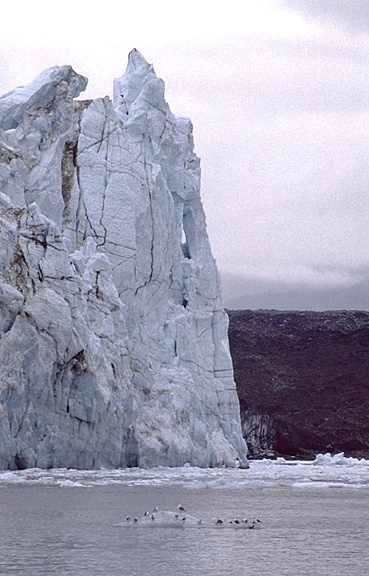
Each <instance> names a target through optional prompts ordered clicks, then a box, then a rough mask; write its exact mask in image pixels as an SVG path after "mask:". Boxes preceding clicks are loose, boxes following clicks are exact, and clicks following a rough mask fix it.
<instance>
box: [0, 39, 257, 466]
mask: <svg viewBox="0 0 369 576" xmlns="http://www.w3.org/2000/svg"><path fill="white" fill-rule="evenodd" d="M86 84H87V80H86V78H84V77H83V76H80V75H78V74H76V73H75V72H74V71H73V69H72V68H71V67H70V66H62V67H53V68H50V69H48V70H46V71H45V72H43V73H42V74H41V75H40V76H38V77H37V78H36V79H35V80H34V81H33V82H32V83H31V84H30V85H29V86H27V87H20V88H16V89H15V90H13V91H12V92H10V93H8V94H6V95H5V96H3V97H2V98H1V99H0V126H1V129H0V236H1V237H0V402H1V404H0V409H1V428H0V447H1V452H0V468H3V469H7V468H10V469H17V468H18V469H19V468H28V467H39V468H50V467H66V468H79V469H81V468H99V467H107V468H113V467H132V466H141V467H152V466H158V465H163V466H181V465H184V464H185V463H187V462H188V463H190V464H192V465H194V466H200V467H211V466H220V465H226V466H235V465H238V464H240V465H241V466H247V460H246V446H245V443H244V441H243V438H242V433H241V427H240V418H239V404H238V398H237V394H236V388H235V383H234V380H233V371H232V363H231V358H230V353H229V348H228V338H227V323H228V319H227V316H226V314H225V313H224V310H223V308H222V301H221V292H220V285H219V276H218V272H217V268H216V265H215V262H214V259H213V257H212V254H211V249H210V245H209V240H208V236H207V232H206V224H205V215H204V211H203V207H202V204H201V199H200V162H199V159H198V157H197V156H196V155H195V153H194V151H193V136H192V125H191V122H190V121H189V120H188V119H187V118H176V117H175V116H174V115H173V114H172V113H171V111H170V110H169V107H168V105H167V103H166V101H165V99H164V83H163V81H162V80H160V79H159V78H157V76H156V74H155V72H154V69H153V67H152V65H150V64H148V63H147V62H146V60H145V59H144V58H143V57H142V56H141V54H140V53H139V52H138V51H137V50H133V51H132V52H131V53H130V55H129V60H128V67H127V70H126V72H125V74H124V75H123V76H122V77H121V78H119V79H118V80H116V81H115V84H114V99H113V102H112V101H111V100H110V99H109V98H108V97H105V98H99V99H97V100H94V101H83V100H74V98H76V97H77V96H78V95H79V94H80V92H81V91H83V90H84V89H85V87H86Z"/></svg>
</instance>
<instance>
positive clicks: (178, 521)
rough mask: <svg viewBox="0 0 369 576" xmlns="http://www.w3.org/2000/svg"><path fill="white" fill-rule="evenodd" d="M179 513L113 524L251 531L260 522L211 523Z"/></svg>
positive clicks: (218, 520)
mask: <svg viewBox="0 0 369 576" xmlns="http://www.w3.org/2000/svg"><path fill="white" fill-rule="evenodd" d="M178 508H179V512H173V511H171V510H158V509H155V510H154V511H153V512H145V513H144V515H143V516H142V517H140V518H138V517H137V516H134V517H131V516H127V517H126V520H125V521H124V522H120V523H119V524H115V526H116V527H119V528H122V527H123V528H127V527H128V528H130V527H143V528H234V529H236V530H238V529H246V530H250V529H251V530H253V529H255V528H258V527H259V526H260V524H261V520H259V519H258V518H254V519H253V520H247V518H242V519H238V518H234V519H231V520H227V519H222V518H217V517H214V518H213V520H212V521H203V520H201V519H200V518H197V517H196V516H192V515H190V514H187V513H184V512H185V511H184V508H183V507H182V506H179V507H178Z"/></svg>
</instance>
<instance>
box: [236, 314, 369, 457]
mask: <svg viewBox="0 0 369 576" xmlns="http://www.w3.org/2000/svg"><path fill="white" fill-rule="evenodd" d="M227 312H228V314H229V320H230V322H229V342H230V348H231V355H232V358H233V366H234V376H235V381H236V385H237V390H238V395H239V399H240V408H241V421H242V428H243V434H244V438H245V440H246V442H247V445H248V449H249V458H251V459H252V458H262V457H267V458H273V457H277V456H285V457H288V458H299V459H306V458H307V459H310V458H314V456H315V455H316V454H317V453H325V452H331V453H332V454H333V453H337V452H344V453H345V455H346V456H355V457H359V458H360V457H364V458H369V419H368V413H369V312H364V311H345V310H343V311H327V312H310V311H307V312H305V311H304V312H301V311H277V310H257V311H253V310H228V311H227Z"/></svg>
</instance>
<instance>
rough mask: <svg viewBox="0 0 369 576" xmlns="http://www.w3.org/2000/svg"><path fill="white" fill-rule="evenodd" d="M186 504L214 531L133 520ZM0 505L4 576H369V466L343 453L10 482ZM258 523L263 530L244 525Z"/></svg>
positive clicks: (6, 478)
mask: <svg viewBox="0 0 369 576" xmlns="http://www.w3.org/2000/svg"><path fill="white" fill-rule="evenodd" d="M179 503H181V504H183V505H184V506H185V508H186V511H188V513H189V514H192V515H195V516H197V517H198V518H201V520H202V521H203V524H201V525H200V526H199V527H198V528H196V527H188V528H186V527H185V526H183V527H181V528H173V527H165V526H157V527H152V528H151V527H150V528H147V527H145V526H139V525H137V526H135V525H133V524H132V523H127V522H126V521H125V518H126V516H130V517H134V516H137V517H138V518H140V517H141V516H142V515H143V514H144V512H145V511H150V512H151V511H152V510H153V509H154V508H156V507H158V508H159V509H161V510H172V511H176V510H177V506H178V504H179ZM0 507H1V508H0V509H1V516H0V574H4V575H5V574H6V575H19V576H26V575H27V576H37V575H48V576H52V575H54V574H55V575H73V576H87V575H88V576H100V575H101V576H118V575H122V576H132V575H133V576H138V575H140V576H146V575H147V576H169V575H170V576H172V575H173V576H178V575H179V576H184V575H186V576H187V575H188V576H200V575H210V574H211V575H215V576H218V575H223V574H227V575H230V576H233V575H234V576H241V575H252V576H258V575H264V576H265V575H266V576H282V575H283V576H284V575H285V576H346V575H350V576H364V575H366V574H368V573H369V461H366V460H356V459H354V458H344V457H343V455H337V456H333V457H332V456H330V455H325V456H318V457H317V458H316V460H315V461H313V462H288V461H286V460H284V459H278V460H276V461H269V460H263V461H255V462H251V463H250V468H249V469H248V470H238V469H234V470H231V469H206V470H204V469H198V468H193V467H190V466H185V467H183V468H178V469H168V468H156V469H150V470H139V469H125V470H98V471H93V472H92V471H76V470H64V469H59V470H46V471H45V470H44V471H43V470H39V469H32V470H24V471H19V472H2V473H1V472H0ZM186 513H187V512H186ZM186 513H184V514H186ZM214 517H215V518H220V519H222V520H223V524H222V525H215V524H213V523H212V519H213V518H214ZM254 517H257V518H258V519H260V520H261V522H260V523H258V529H255V530H245V529H237V528H236V526H237V525H236V524H234V519H236V518H237V519H243V518H248V519H252V518H254ZM231 520H232V524H230V521H231Z"/></svg>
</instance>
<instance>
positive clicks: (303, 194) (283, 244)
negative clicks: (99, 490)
mask: <svg viewBox="0 0 369 576" xmlns="http://www.w3.org/2000/svg"><path fill="white" fill-rule="evenodd" d="M1 12H2V16H1V23H0V49H1V61H0V66H1V70H0V71H1V74H0V92H1V93H4V92H6V91H8V90H10V89H11V88H13V87H15V86H17V85H20V84H26V83H28V82H30V81H31V80H32V79H33V78H34V77H35V76H36V75H37V74H38V73H40V72H41V71H42V70H44V69H45V68H47V67H49V66H53V65H55V64H71V65H72V66H73V68H74V69H75V70H76V71H77V72H79V73H81V74H83V75H85V76H87V77H88V78H89V85H88V88H87V91H86V92H85V97H88V98H95V97H99V96H105V95H106V94H108V95H112V84H113V79H114V78H115V77H118V76H121V74H122V73H123V72H124V70H125V67H126V63H127V55H128V52H129V51H130V50H131V49H132V48H134V47H135V48H137V49H138V50H140V52H141V53H142V54H143V56H144V57H145V58H146V59H147V60H148V61H149V62H151V63H153V64H154V68H155V71H156V73H157V74H158V76H160V77H161V78H163V80H164V81H165V84H166V99H167V101H168V103H169V105H170V107H171V110H172V111H173V112H174V114H176V115H179V116H189V117H190V118H191V119H192V121H193V124H194V135H195V147H196V152H197V154H198V155H199V156H200V157H201V160H202V199H203V203H204V207H205V211H206V214H207V223H208V232H209V236H210V241H211V245H212V249H213V254H214V256H215V258H216V260H217V263H218V266H219V268H220V271H221V273H222V274H223V275H226V274H229V273H231V274H232V275H233V276H234V277H237V279H238V280H237V282H238V284H237V285H238V287H239V286H240V282H239V278H240V277H241V278H244V279H245V280H247V279H254V280H255V281H257V282H259V281H271V282H279V283H283V282H284V283H286V284H288V285H296V286H299V285H306V286H310V287H315V288H319V287H321V288H322V289H324V288H327V287H342V288H348V287H350V286H352V285H354V284H355V283H358V282H360V281H361V280H362V279H363V278H365V277H369V272H368V271H369V235H368V216H369V203H368V196H369V193H368V191H369V161H368V157H369V57H368V55H369V0H239V1H237V0H228V1H227V2H226V3H224V2H216V1H215V2H214V1H213V2H210V1H209V2H208V1H202V0H196V1H194V0H187V1H186V2H185V3H184V2H183V3H182V2H181V3H179V2H178V3H177V2H173V0H171V1H169V0H168V1H167V0H155V2H153V1H152V0H147V1H141V2H140V1H139V0H138V1H136V2H134V3H133V2H125V1H124V0H120V1H113V0H105V1H104V2H103V3H91V2H85V1H83V0H79V1H78V2H76V1H73V2H72V1H70V0H64V1H63V2H62V3H56V4H51V3H50V2H49V1H45V0H33V1H32V2H30V1H29V0H21V1H18V2H16V3H11V2H7V3H6V5H5V7H4V6H3V7H2V10H1ZM241 284H242V283H241ZM241 291H242V289H241ZM368 291H369V290H368Z"/></svg>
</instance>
